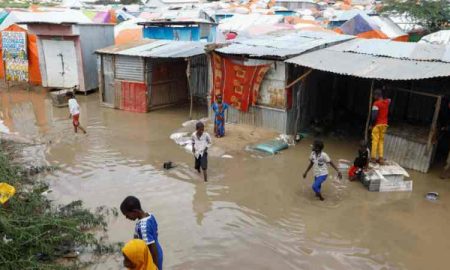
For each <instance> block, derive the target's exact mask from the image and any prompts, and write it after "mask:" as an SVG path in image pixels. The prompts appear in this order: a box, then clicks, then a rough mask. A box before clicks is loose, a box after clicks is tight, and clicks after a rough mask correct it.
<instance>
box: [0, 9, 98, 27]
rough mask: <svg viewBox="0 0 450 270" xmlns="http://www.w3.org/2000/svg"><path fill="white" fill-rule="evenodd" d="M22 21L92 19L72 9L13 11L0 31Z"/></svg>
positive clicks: (43, 21)
mask: <svg viewBox="0 0 450 270" xmlns="http://www.w3.org/2000/svg"><path fill="white" fill-rule="evenodd" d="M22 22H42V23H91V22H92V21H91V20H90V19H89V18H88V17H86V15H84V14H83V12H81V11H78V10H72V9H68V10H64V11H49V12H26V11H11V13H9V15H8V17H6V19H5V20H4V21H3V22H2V24H1V25H0V31H1V30H3V29H5V28H7V27H8V26H10V25H12V24H20V23H22Z"/></svg>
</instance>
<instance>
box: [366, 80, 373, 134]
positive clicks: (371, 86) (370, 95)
mask: <svg viewBox="0 0 450 270" xmlns="http://www.w3.org/2000/svg"><path fill="white" fill-rule="evenodd" d="M374 84H375V80H372V83H371V85H370V94H369V112H368V114H367V120H366V130H365V131H364V140H365V141H366V143H368V142H367V140H368V139H369V123H370V116H371V114H372V96H373V86H374Z"/></svg>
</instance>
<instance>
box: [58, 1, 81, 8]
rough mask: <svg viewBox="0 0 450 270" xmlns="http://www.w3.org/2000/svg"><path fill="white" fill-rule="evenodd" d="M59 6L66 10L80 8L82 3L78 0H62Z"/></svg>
mask: <svg viewBox="0 0 450 270" xmlns="http://www.w3.org/2000/svg"><path fill="white" fill-rule="evenodd" d="M61 6H62V7H66V8H81V7H83V3H81V1H80V0H63V1H62V4H61Z"/></svg>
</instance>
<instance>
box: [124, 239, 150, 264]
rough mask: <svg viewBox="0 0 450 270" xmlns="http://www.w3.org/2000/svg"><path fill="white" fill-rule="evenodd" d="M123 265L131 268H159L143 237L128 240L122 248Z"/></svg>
mask: <svg viewBox="0 0 450 270" xmlns="http://www.w3.org/2000/svg"><path fill="white" fill-rule="evenodd" d="M122 254H123V266H125V267H126V268H128V269H130V270H157V269H158V268H157V267H156V265H155V263H154V262H153V258H152V255H151V254H150V251H149V249H148V247H147V245H146V243H145V241H143V240H141V239H133V240H131V241H128V243H126V244H125V246H124V247H123V248H122Z"/></svg>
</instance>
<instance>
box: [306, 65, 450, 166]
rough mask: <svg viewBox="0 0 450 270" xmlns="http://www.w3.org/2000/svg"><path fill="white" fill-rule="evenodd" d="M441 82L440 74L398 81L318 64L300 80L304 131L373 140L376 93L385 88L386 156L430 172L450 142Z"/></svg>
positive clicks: (402, 163)
mask: <svg viewBox="0 0 450 270" xmlns="http://www.w3.org/2000/svg"><path fill="white" fill-rule="evenodd" d="M438 84H439V82H437V81H436V80H422V81H415V82H411V81H395V82H393V81H383V80H369V79H363V78H357V77H352V76H344V75H338V74H334V73H329V72H323V71H318V70H313V71H312V73H311V74H310V75H309V76H308V78H307V79H306V80H305V81H303V82H302V83H301V84H300V85H299V90H300V95H299V99H298V100H297V102H298V103H299V104H298V105H299V106H298V107H299V108H300V114H299V116H300V121H299V122H300V124H299V131H307V132H309V133H311V134H312V135H314V136H327V135H329V136H334V137H340V138H342V139H354V140H358V139H361V138H366V139H367V140H368V142H369V143H370V130H369V128H368V126H369V125H368V121H369V117H370V111H371V104H372V93H373V90H374V89H377V88H378V89H382V90H383V93H384V96H385V98H390V99H391V105H390V109H389V128H388V131H387V133H386V137H385V156H386V158H388V159H391V160H394V161H396V162H398V163H399V164H400V165H402V166H404V167H406V168H410V169H415V170H418V171H421V172H427V171H428V169H429V167H430V165H431V164H433V163H434V162H435V161H437V160H436V159H435V157H436V153H439V154H440V155H439V157H443V156H447V154H448V152H449V147H448V143H443V142H442V136H444V135H443V133H442V132H441V127H443V126H444V125H446V124H445V123H448V122H450V121H449V119H448V116H447V115H448V114H444V113H443V112H442V110H441V108H442V107H445V104H444V103H445V101H444V99H443V93H441V92H440V91H439V87H437V85H438ZM435 86H436V87H435ZM447 103H448V101H447ZM447 107H448V106H447ZM445 136H446V135H445ZM446 137H448V136H446ZM440 141H441V143H439V142H440Z"/></svg>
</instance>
